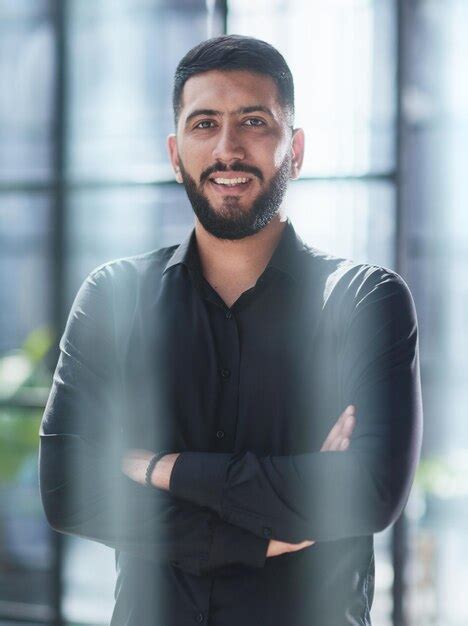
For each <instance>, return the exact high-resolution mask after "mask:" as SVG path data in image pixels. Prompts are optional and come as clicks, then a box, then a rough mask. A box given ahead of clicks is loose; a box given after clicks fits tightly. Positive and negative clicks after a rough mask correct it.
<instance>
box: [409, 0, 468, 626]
mask: <svg viewBox="0 0 468 626" xmlns="http://www.w3.org/2000/svg"><path fill="white" fill-rule="evenodd" d="M403 7H404V14H403V23H404V26H405V28H404V31H403V34H404V49H405V50H406V54H407V56H406V58H405V59H404V67H405V76H404V78H405V80H404V85H405V89H404V92H403V104H404V123H405V135H404V142H403V151H404V160H405V163H406V164H407V167H406V170H405V175H406V179H405V180H404V181H403V183H404V184H403V186H402V189H403V196H402V203H403V209H404V216H405V224H404V227H405V228H404V230H405V232H406V233H407V240H406V241H405V244H406V251H407V254H408V268H409V273H410V279H411V285H413V286H414V287H413V295H414V297H415V301H416V306H417V307H418V315H419V323H420V329H421V333H420V338H421V342H420V350H421V364H422V383H423V396H424V418H425V425H424V447H423V459H422V462H421V465H420V468H419V473H418V487H419V491H418V494H417V496H418V497H417V498H415V501H414V503H413V518H412V527H411V532H412V545H413V549H412V551H411V554H410V557H411V560H410V564H409V575H408V584H409V592H410V593H409V597H408V606H407V609H408V615H409V618H410V619H411V620H412V623H414V624H429V623H431V624H444V626H461V625H462V624H467V623H468V596H467V594H466V589H467V588H468V565H467V564H468V536H467V533H466V518H467V511H468V481H467V476H468V421H467V419H466V408H465V407H466V406H467V403H468V386H467V384H466V371H467V368H468V356H467V355H468V325H467V323H466V319H467V304H468V265H467V256H468V216H467V210H466V207H467V203H468V190H467V185H466V172H467V171H468V152H467V149H466V147H467V145H468V75H467V72H466V67H465V66H466V59H467V58H468V57H467V55H468V40H467V38H466V32H467V26H468V4H467V3H466V2H464V1H463V0H447V2H443V3H441V2H414V3H403Z"/></svg>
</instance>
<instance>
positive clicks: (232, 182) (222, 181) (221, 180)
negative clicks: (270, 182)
mask: <svg viewBox="0 0 468 626" xmlns="http://www.w3.org/2000/svg"><path fill="white" fill-rule="evenodd" d="M213 180H214V182H215V183H218V185H239V184H240V183H246V182H247V181H249V180H250V178H214V179H213Z"/></svg>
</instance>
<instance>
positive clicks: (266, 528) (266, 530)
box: [263, 526, 271, 537]
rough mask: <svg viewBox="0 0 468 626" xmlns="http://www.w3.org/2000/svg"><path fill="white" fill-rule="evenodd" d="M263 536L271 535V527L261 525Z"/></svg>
mask: <svg viewBox="0 0 468 626" xmlns="http://www.w3.org/2000/svg"><path fill="white" fill-rule="evenodd" d="M263 536H264V537H271V528H269V527H268V526H264V527H263Z"/></svg>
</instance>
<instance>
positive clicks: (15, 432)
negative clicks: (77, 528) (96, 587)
mask: <svg viewBox="0 0 468 626" xmlns="http://www.w3.org/2000/svg"><path fill="white" fill-rule="evenodd" d="M2 365H3V364H2V359H1V358H0V367H1V366H2ZM40 418H41V414H40V413H39V412H38V411H36V412H34V413H31V412H29V413H28V412H26V411H22V410H20V409H0V529H1V533H0V563H1V567H0V615H1V616H2V618H11V619H21V618H23V619H26V618H29V619H30V620H31V621H34V622H35V623H36V620H37V622H39V621H46V620H52V608H51V589H52V577H51V571H52V569H51V568H52V549H51V532H52V531H51V529H50V527H49V525H48V524H47V521H46V519H45V516H44V513H43V508H42V503H41V500H40V495H39V490H38V463H37V461H38V431H39V422H40Z"/></svg>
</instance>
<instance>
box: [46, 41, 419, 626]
mask: <svg viewBox="0 0 468 626" xmlns="http://www.w3.org/2000/svg"><path fill="white" fill-rule="evenodd" d="M173 106H174V121H175V133H174V134H171V135H170V136H169V137H168V152H169V156H170V160H171V164H172V167H173V169H174V172H175V176H176V179H177V181H178V182H179V183H181V184H183V185H184V187H185V190H186V192H187V195H188V198H189V200H190V203H191V205H192V207H193V211H194V217H195V224H194V228H193V229H192V230H191V232H190V234H189V235H188V236H187V238H186V239H185V241H183V242H182V243H181V244H180V245H173V246H169V247H164V248H160V249H157V250H153V251H150V252H146V253H143V254H140V255H138V256H132V257H126V258H122V259H117V260H112V261H109V262H107V263H104V264H102V265H100V266H99V267H97V268H96V269H94V270H93V271H92V272H90V274H89V275H88V276H87V278H86V280H85V281H84V282H83V284H82V286H81V288H80V290H79V291H78V294H77V296H76V298H75V301H74V303H73V306H72V309H71V311H70V315H69V318H68V322H67V325H66V328H65V332H64V334H63V336H62V338H61V341H60V348H61V353H60V357H59V361H58V364H57V368H56V371H55V374H54V381H53V386H52V389H51V392H50V396H49V400H48V403H47V406H46V409H45V413H44V416H43V419H42V423H41V430H40V440H41V441H40V444H41V445H40V458H39V461H40V487H41V496H42V501H43V505H44V509H45V513H46V516H47V519H48V521H49V523H50V525H51V526H52V527H53V528H54V529H56V530H57V531H59V532H62V533H69V534H73V535H77V536H81V537H86V538H88V539H91V540H94V541H98V542H101V543H103V544H105V545H108V546H111V547H112V548H114V549H115V557H116V567H117V582H116V590H115V598H116V604H115V608H114V612H113V615H112V621H111V624H112V626H120V625H122V626H123V625H124V624H125V625H126V626H150V625H151V626H155V625H158V626H169V625H177V626H188V625H189V624H192V623H200V624H209V625H210V626H285V625H288V626H312V625H317V626H318V625H320V626H344V625H345V624H349V625H351V624H362V625H364V624H366V625H369V624H370V623H371V619H370V609H371V606H372V600H373V592H374V550H373V535H374V533H376V532H379V531H381V530H383V529H385V528H386V527H388V526H389V525H390V524H391V523H392V522H394V521H395V520H396V518H397V517H398V516H399V515H400V513H401V511H402V509H403V507H404V505H405V503H406V500H407V497H408V494H409V491H410V487H411V483H412V480H413V477H414V472H415V468H416V464H417V461H418V457H419V453H420V446H421V431H422V407H421V394H420V378H419V362H418V335H417V330H418V329H417V319H416V312H415V308H414V303H413V300H412V297H411V294H410V291H409V289H408V286H407V285H406V283H405V282H404V280H403V279H402V278H401V277H400V276H399V275H398V274H397V273H395V272H394V271H392V270H390V269H387V268H383V267H380V266H376V265H371V264H366V263H358V262H355V261H353V260H351V259H344V258H339V257H336V256H333V255H332V254H328V253H326V252H323V251H321V250H318V249H317V248H314V247H312V246H310V245H308V244H306V243H304V242H303V241H302V240H301V238H300V237H299V236H298V234H297V233H296V232H295V229H294V227H293V224H292V222H291V220H290V219H289V217H287V214H286V207H285V202H284V197H285V192H286V189H287V185H288V181H289V180H290V179H296V178H298V176H299V173H300V170H301V165H302V161H303V155H304V132H303V130H302V129H300V128H294V87H293V78H292V75H291V72H290V70H289V68H288V66H287V64H286V61H285V60H284V58H283V57H282V55H281V54H280V53H279V52H278V51H277V50H276V49H275V48H273V47H272V46H271V45H269V44H267V43H265V42H263V41H260V40H258V39H254V38H251V37H243V36H239V35H230V36H222V37H216V38H213V39H210V40H208V41H204V42H202V43H201V44H199V45H198V46H196V47H195V48H193V49H192V50H190V51H189V52H188V53H187V55H186V56H185V57H184V58H183V59H182V60H181V61H180V63H179V65H178V67H177V70H176V73H175V81H174V91H173ZM310 210H311V211H313V210H314V208H313V207H312V206H311V207H310Z"/></svg>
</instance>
